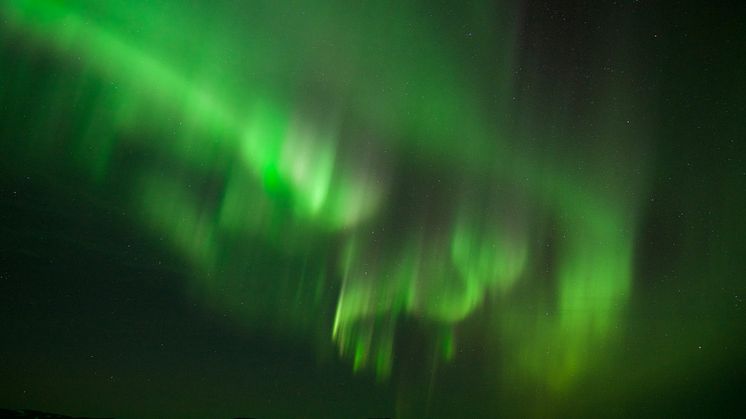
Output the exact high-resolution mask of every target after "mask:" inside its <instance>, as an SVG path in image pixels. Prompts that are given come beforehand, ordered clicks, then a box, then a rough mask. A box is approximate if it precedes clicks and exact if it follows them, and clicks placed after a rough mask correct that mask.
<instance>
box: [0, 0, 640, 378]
mask: <svg viewBox="0 0 746 419" xmlns="http://www.w3.org/2000/svg"><path fill="white" fill-rule="evenodd" d="M151 3H152V2H145V1H133V0H128V1H124V0H111V1H107V2H98V1H92V0H91V1H82V0H81V1H70V2H63V1H54V0H38V1H32V0H27V1H23V0H12V1H9V2H7V3H5V6H3V9H2V15H3V17H4V19H5V20H6V22H7V23H6V27H5V28H4V29H3V30H4V32H7V33H16V34H21V35H22V37H23V38H24V39H25V40H26V42H28V43H29V44H30V45H36V46H39V47H40V48H43V49H44V50H45V51H46V53H47V54H53V55H55V56H57V57H59V58H58V59H59V60H60V61H64V62H66V63H68V65H70V66H72V67H73V68H75V69H76V70H74V71H76V72H78V73H80V74H82V75H83V76H84V77H82V78H81V77H80V76H77V77H76V76H72V77H70V79H71V80H78V82H79V83H81V85H80V86H78V87H81V88H82V87H84V86H83V85H84V82H80V81H79V80H82V79H85V77H88V79H89V80H90V79H93V80H105V81H107V82H110V84H109V85H108V87H107V88H106V89H105V90H104V92H103V93H101V94H100V96H99V97H98V98H97V104H98V106H99V107H101V108H102V109H104V110H99V111H92V112H93V113H95V112H103V115H105V117H104V118H103V120H104V122H100V121H99V122H98V123H99V124H102V125H103V126H90V127H88V128H87V129H86V130H84V132H82V133H80V135H78V136H77V138H76V139H75V140H76V143H75V144H74V145H72V146H71V147H72V148H73V150H74V153H73V154H74V155H73V158H74V159H75V160H76V161H78V162H80V166H81V168H82V169H83V170H85V171H87V172H88V173H89V174H90V176H91V179H92V180H93V181H94V182H99V183H105V182H106V181H107V178H108V176H110V174H111V171H112V170H113V169H112V166H111V162H112V159H113V158H114V157H115V155H116V153H117V150H121V149H123V148H128V147H129V148H133V147H134V148H140V149H146V150H152V151H153V152H154V153H156V154H157V155H158V156H160V159H161V160H163V161H167V162H169V164H170V167H176V168H178V170H170V171H169V170H164V169H160V168H157V167H150V168H149V167H142V168H140V169H139V170H138V171H135V172H134V173H132V174H131V175H130V176H131V184H132V185H133V186H132V188H133V191H132V193H131V196H132V200H133V201H135V202H136V203H135V206H136V207H139V208H141V209H142V214H143V218H144V219H143V223H144V225H147V226H149V227H150V228H151V229H152V230H153V231H154V232H156V233H155V234H156V235H162V236H163V237H165V238H166V239H167V240H168V242H169V243H170V244H171V246H173V248H175V249H177V250H178V251H179V252H181V253H182V254H184V255H185V256H186V257H187V258H189V260H190V261H191V262H193V263H194V265H195V266H196V267H197V268H198V272H197V273H196V274H195V293H197V294H205V295H209V296H210V297H209V299H210V300H211V301H217V302H218V304H232V305H235V304H236V303H237V302H236V300H233V299H232V297H231V296H230V295H221V292H220V291H221V290H223V289H224V288H225V284H226V282H225V281H226V280H224V281H223V282H221V281H220V280H218V279H216V277H220V276H221V275H235V274H236V272H238V271H239V270H240V269H239V268H238V267H240V266H244V265H243V264H245V263H247V262H245V260H254V259H251V258H249V257H248V256H246V255H245V254H244V253H242V249H241V248H240V246H238V247H237V245H236V243H240V242H241V240H242V239H244V240H245V239H246V238H249V239H251V240H259V241H261V242H262V243H267V244H269V245H270V246H272V247H273V248H276V249H278V250H277V251H278V252H279V253H283V254H286V255H289V256H288V257H289V258H290V259H291V260H293V261H295V262H293V263H296V264H297V263H299V262H297V261H299V260H306V259H308V258H311V257H316V256H319V254H321V253H323V252H319V251H318V249H314V247H315V246H314V244H318V247H323V246H326V245H329V243H334V245H333V246H332V245H330V246H331V247H330V248H338V252H337V255H336V256H334V257H332V259H333V260H331V261H330V262H328V263H327V262H323V263H316V264H314V265H313V268H312V269H311V268H309V269H310V270H311V271H313V272H307V271H306V268H304V270H303V274H302V275H300V277H301V278H300V280H299V279H298V274H297V273H288V274H287V276H288V278H290V279H287V280H286V281H285V282H282V284H284V285H282V286H281V287H280V286H279V285H278V289H282V290H281V291H277V292H287V293H291V294H293V295H300V294H301V292H300V291H299V290H300V288H302V287H306V286H307V285H306V284H307V283H306V282H304V281H307V279H308V278H310V279H311V280H312V281H314V282H315V283H317V284H318V285H317V286H315V287H312V288H313V290H314V291H313V292H312V293H311V294H313V295H314V297H313V300H314V301H315V303H314V304H315V305H312V306H309V307H316V308H318V307H319V306H321V305H323V304H329V303H331V304H336V311H335V317H334V323H333V325H331V330H327V331H326V332H325V333H324V336H331V337H332V338H333V340H334V341H335V342H336V344H337V345H338V348H339V350H340V352H341V353H342V354H343V355H345V356H349V357H350V358H351V359H352V363H353V367H354V369H355V370H358V369H363V368H365V367H370V368H372V369H373V370H375V372H376V374H377V375H378V376H379V377H381V378H385V377H387V376H388V375H389V374H390V372H391V369H392V367H393V360H394V354H393V348H394V332H395V329H396V324H397V320H398V319H400V318H401V317H402V316H413V317H420V318H423V319H427V320H428V321H433V322H436V323H439V324H443V325H445V326H447V327H446V330H448V331H447V332H445V333H444V335H443V337H442V339H441V342H442V345H440V348H439V349H438V350H439V351H440V352H441V354H442V355H443V357H444V358H446V359H451V358H452V357H453V356H457V355H456V351H455V349H454V346H455V345H456V344H457V342H455V340H456V338H455V337H454V336H455V334H454V331H455V330H456V329H457V326H458V325H459V324H460V323H461V322H462V321H463V320H465V319H467V318H468V317H469V316H470V315H471V314H472V313H473V312H474V311H475V310H477V309H478V308H480V307H483V306H484V304H485V303H486V302H488V301H489V302H490V304H489V307H490V310H493V311H494V313H495V318H496V319H497V320H495V321H493V322H491V323H490V325H491V326H490V327H491V330H490V332H489V333H492V334H494V335H495V336H496V340H499V341H501V342H502V343H501V344H502V345H505V346H506V347H512V348H514V349H513V350H512V352H511V351H506V353H507V355H504V356H505V358H506V361H507V362H508V365H510V366H511V367H512V368H513V369H514V370H515V374H520V375H525V376H529V377H534V378H536V379H540V380H545V381H547V382H548V383H550V384H551V386H553V388H556V389H558V390H562V389H565V388H567V387H568V386H569V385H571V384H572V382H573V381H574V380H575V379H576V378H577V377H578V375H580V374H582V373H583V372H584V371H585V370H586V369H587V368H588V367H589V366H590V365H592V363H593V362H594V361H593V356H589V354H591V353H593V352H594V351H593V348H594V347H598V346H599V345H603V344H604V343H605V342H608V341H609V339H611V337H612V336H613V334H614V330H616V329H617V327H618V325H619V323H620V322H621V321H622V318H623V316H622V313H623V310H624V306H625V303H626V301H627V300H628V299H629V297H630V294H631V292H632V272H633V266H632V262H633V256H634V241H635V229H636V225H637V202H638V200H639V198H638V197H639V196H640V190H641V187H640V185H641V184H642V183H643V182H642V181H641V180H639V179H638V178H635V177H634V176H628V175H626V174H625V172H631V171H632V170H633V169H632V168H633V167H636V165H637V163H636V161H637V160H636V156H634V155H629V156H626V157H624V158H621V157H619V155H618V154H615V155H613V156H611V155H607V154H604V152H603V151H602V152H600V155H601V156H602V157H603V158H602V159H601V160H600V161H601V163H599V164H597V165H595V166H591V167H590V168H589V169H588V170H587V171H586V172H578V171H577V170H575V166H574V162H573V159H572V157H571V156H566V155H562V154H560V153H544V152H539V151H537V150H531V149H530V148H528V147H522V146H521V142H522V141H523V140H524V139H526V138H528V137H529V136H532V135H543V134H545V133H544V132H542V131H541V130H539V129H533V130H525V131H521V130H517V129H515V128H513V127H507V126H501V118H500V115H498V116H493V115H492V113H493V112H502V108H501V106H502V105H500V106H496V108H495V109H491V110H489V111H485V110H483V106H482V102H481V101H480V98H481V97H480V95H479V94H478V93H477V92H476V90H475V89H474V88H473V85H472V83H470V82H469V76H468V74H465V73H464V71H463V69H462V68H459V67H458V66H456V65H454V64H453V63H454V62H456V61H457V58H456V56H457V52H456V51H454V49H455V47H454V46H453V45H450V44H448V43H446V42H445V39H444V38H442V37H440V36H438V35H437V31H436V29H435V28H434V27H433V22H432V21H431V20H428V19H426V18H423V19H416V18H415V17H416V16H417V10H416V8H415V7H409V8H408V7H404V6H401V5H399V2H377V3H379V4H377V5H376V6H366V7H361V8H359V9H355V8H354V7H353V6H350V5H348V4H347V3H348V2H336V3H339V4H336V3H335V2H330V3H329V5H328V6H326V7H322V6H319V7H312V8H309V9H308V10H315V13H314V14H312V15H307V16H302V17H301V16H298V15H295V14H293V13H292V11H293V10H294V6H291V5H290V4H289V3H291V2H288V4H287V5H282V4H280V3H283V2H257V3H256V5H255V9H256V15H255V16H254V15H252V16H250V17H249V18H247V19H248V20H247V21H249V22H251V23H252V24H254V25H255V26H253V27H249V28H246V27H241V28H237V27H235V26H232V24H234V23H235V20H237V19H234V20H232V19H231V16H230V15H229V12H230V11H229V10H224V9H218V10H217V11H214V12H212V14H211V15H210V14H207V13H206V12H207V11H206V10H202V11H200V10H197V9H194V10H191V12H192V13H188V12H177V9H178V8H179V7H180V6H179V5H181V4H182V2H179V1H163V2H158V3H157V6H156V5H153V4H151ZM296 6H297V5H296ZM389 9H390V10H395V11H396V12H395V13H392V12H390V11H389V12H388V13H392V14H390V15H389V16H391V17H392V19H371V18H370V16H377V14H378V13H381V12H382V11H383V10H389ZM304 10H305V9H304ZM201 12H204V13H205V15H202V14H201ZM282 19H286V20H287V21H285V22H284V24H283V28H285V30H283V29H277V28H275V25H278V22H280V21H281V20H282ZM244 23H245V22H244ZM197 28H199V29H197ZM288 28H290V29H288ZM499 30H500V31H502V32H500V35H501V38H502V39H512V36H513V32H514V30H515V28H503V29H499ZM242 31H243V32H242ZM204 33H209V34H210V35H208V36H204V35H203V34H204ZM238 33H241V34H243V35H242V37H238V36H237V34H238ZM247 34H248V35H247ZM342 35H344V36H342ZM508 44H509V43H508ZM509 47H511V45H507V46H506V48H509ZM504 55H505V56H506V57H509V56H510V55H511V54H510V52H507V53H505V54H504ZM499 67H500V69H501V72H500V74H503V73H504V74H509V72H510V68H511V63H510V62H508V61H506V62H505V63H501V64H500V66H499ZM495 77H496V79H498V81H497V82H496V84H498V85H499V86H498V89H497V90H498V92H500V93H499V95H500V97H499V100H498V102H499V103H501V104H502V103H508V102H510V101H509V96H511V95H512V93H511V89H512V86H511V81H510V80H508V79H500V77H499V74H496V75H495ZM68 88H69V87H68ZM607 90H608V91H609V92H608V93H607V94H608V95H611V94H612V93H613V94H615V95H616V96H623V93H621V92H623V87H622V86H610V87H609V88H608V89H607ZM600 96H602V97H603V96H604V95H603V94H600ZM309 103H324V105H323V107H324V109H325V110H324V111H320V110H318V109H314V108H315V105H310V104H309ZM54 105H56V106H61V105H62V104H59V103H56V104H54ZM329 109H330V110H331V111H328V110H329ZM541 117H542V116H541V115H528V116H527V118H533V119H534V120H539V119H541ZM597 119H599V120H600V121H599V124H597V125H598V126H599V127H600V128H598V129H599V131H600V132H601V133H603V134H604V135H609V133H614V132H617V131H620V129H619V127H617V126H615V125H614V124H613V123H605V122H604V118H597ZM488 121H490V122H488ZM351 126H352V128H351ZM529 131H530V132H529ZM122 133H126V134H129V135H122ZM594 134H596V133H595V132H575V133H573V135H580V136H588V137H590V136H592V135H594ZM624 135H626V136H640V135H644V132H642V131H638V132H629V131H627V132H626V133H625V134H624ZM151 139H152V140H151ZM623 140H624V138H620V141H619V142H623ZM392 155H399V156H412V155H416V156H418V158H419V159H420V162H419V163H417V164H421V165H422V166H423V167H424V166H427V167H438V168H439V170H441V171H442V172H445V173H448V174H449V175H450V176H452V179H455V181H454V183H455V184H457V185H463V186H469V185H475V184H480V185H481V184H483V185H486V186H484V187H480V188H479V191H480V192H479V193H478V194H477V195H479V197H475V196H473V195H471V194H469V193H466V192H464V193H463V196H460V195H459V193H456V194H455V195H457V196H456V199H455V200H454V201H453V202H452V203H449V204H447V205H446V208H442V209H440V210H441V212H443V215H441V216H440V218H439V219H438V221H437V226H434V225H433V223H432V222H429V221H427V220H425V219H424V217H423V219H422V220H421V222H420V223H419V224H416V223H415V224H413V225H409V226H408V227H409V228H406V229H404V230H403V231H401V232H400V233H397V235H396V236H397V237H396V238H395V239H389V240H383V241H382V242H380V243H379V242H376V241H374V240H373V238H372V237H371V231H380V227H381V226H384V225H385V222H386V221H385V220H386V218H385V217H386V214H389V213H390V211H391V209H392V208H395V207H394V206H393V205H395V204H396V203H395V202H392V191H393V190H395V189H396V186H397V184H396V183H394V180H395V179H396V175H397V171H396V170H394V169H391V167H392V166H394V163H393V161H394V159H393V157H391V156H392ZM585 157H587V156H585ZM591 157H598V155H594V154H591ZM611 160H614V161H616V162H617V163H615V164H611V165H607V164H606V163H608V162H609V161H611ZM620 161H621V163H619V162H620ZM412 164H413V165H415V163H412ZM216 173H217V174H218V175H219V176H218V177H219V178H220V179H222V182H223V185H224V186H223V188H222V190H221V193H220V194H219V197H218V198H216V199H215V200H214V202H213V201H210V202H208V203H205V202H204V200H202V199H201V198H200V196H199V194H198V191H194V190H192V189H191V183H190V181H189V179H190V176H194V174H198V175H204V176H208V175H211V176H214V175H215V174H216ZM187 174H188V176H187ZM465 189H468V188H465ZM506 190H509V192H507V193H506ZM485 196H486V197H487V198H486V199H484V197H485ZM423 199H424V198H423ZM479 202H486V204H484V205H482V204H479ZM550 224H551V225H552V226H553V227H552V230H553V231H552V233H553V234H551V236H552V243H553V246H554V249H555V250H554V253H552V255H551V256H552V257H554V258H555V259H556V260H555V262H554V267H553V269H552V271H551V272H546V271H544V270H543V268H542V266H541V263H540V258H541V253H542V249H543V247H542V246H541V245H539V246H537V245H536V243H544V242H547V241H549V239H548V238H547V237H548V234H547V229H548V227H546V226H547V225H550ZM544 256H546V254H545V255H544ZM257 257H258V256H257ZM226 264H228V265H232V266H236V269H235V270H229V271H230V272H231V273H230V274H225V270H224V268H225V265H226ZM302 264H303V266H306V265H305V262H303V263H302ZM293 272H295V271H293ZM547 276H551V277H552V278H553V281H554V283H555V284H556V288H555V292H556V294H555V295H556V298H553V299H551V300H546V299H544V300H539V302H538V303H537V304H536V305H534V306H533V307H532V308H530V309H529V308H526V307H523V306H520V305H517V304H511V295H512V293H514V292H519V290H520V288H521V284H523V283H529V282H530V281H536V280H538V279H537V278H542V277H547ZM230 281H231V282H228V283H231V284H237V282H236V281H238V282H240V281H245V282H261V281H267V279H266V278H255V277H251V276H246V277H240V278H239V279H238V280H237V279H235V278H231V279H230ZM298 281H300V285H298V284H299V282H298ZM334 281H338V289H339V290H340V291H339V294H338V295H336V294H335V295H327V294H328V291H325V290H328V289H330V288H329V287H327V286H326V285H322V284H326V283H327V282H334ZM293 284H295V285H293ZM235 286H237V287H239V286H241V285H240V284H238V285H235ZM293 286H295V287H296V290H293ZM298 298H301V297H298ZM213 303H214V302H213ZM314 309H315V308H314ZM545 314H546V315H545ZM313 315H314V313H313V312H312V309H307V310H305V311H303V312H300V313H297V317H302V318H308V317H313ZM516 319H519V320H516ZM246 321H247V322H251V321H253V320H252V317H251V316H248V315H247V316H246ZM526 330H531V331H532V332H531V333H526V332H525V331H526ZM547 346H552V347H553V348H558V349H557V350H556V351H554V352H553V353H552V355H546V354H545V351H544V350H543V348H545V347H547Z"/></svg>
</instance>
